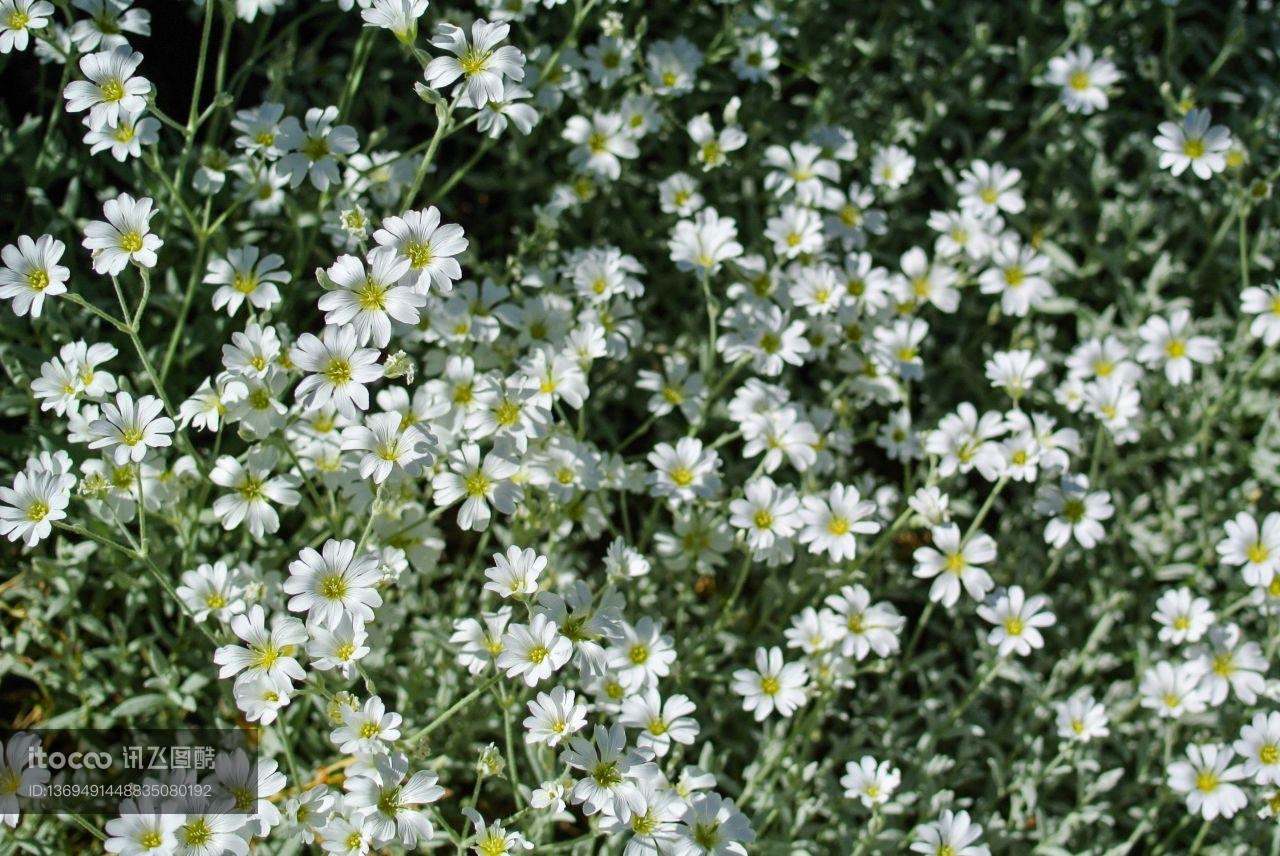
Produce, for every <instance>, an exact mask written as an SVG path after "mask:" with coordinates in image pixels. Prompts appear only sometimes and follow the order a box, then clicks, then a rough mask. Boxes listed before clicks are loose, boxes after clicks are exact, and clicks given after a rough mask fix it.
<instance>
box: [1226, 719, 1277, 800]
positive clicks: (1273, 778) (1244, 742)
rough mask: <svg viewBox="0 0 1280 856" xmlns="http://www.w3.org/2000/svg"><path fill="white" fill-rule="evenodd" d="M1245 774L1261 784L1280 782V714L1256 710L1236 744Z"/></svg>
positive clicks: (1242, 729)
mask: <svg viewBox="0 0 1280 856" xmlns="http://www.w3.org/2000/svg"><path fill="white" fill-rule="evenodd" d="M1234 747H1235V750H1236V753H1237V754H1238V755H1240V757H1241V758H1243V759H1244V774H1245V775H1246V776H1251V777H1253V780H1254V782H1255V783H1257V784H1259V785H1280V713H1277V712H1276V711H1271V712H1270V713H1255V714H1254V715H1253V721H1252V722H1249V723H1246V724H1245V725H1244V726H1243V727H1242V728H1241V729H1240V739H1239V740H1237V741H1236V742H1235V744H1234Z"/></svg>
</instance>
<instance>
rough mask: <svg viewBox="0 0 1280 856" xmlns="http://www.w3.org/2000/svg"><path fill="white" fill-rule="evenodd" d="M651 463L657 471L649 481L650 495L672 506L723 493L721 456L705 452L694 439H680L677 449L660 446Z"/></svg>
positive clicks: (655, 451)
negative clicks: (660, 498) (662, 498)
mask: <svg viewBox="0 0 1280 856" xmlns="http://www.w3.org/2000/svg"><path fill="white" fill-rule="evenodd" d="M648 460H649V464H650V465H651V466H652V467H653V468H654V472H652V473H650V474H649V476H648V478H647V482H648V484H649V485H650V486H651V487H650V490H651V492H652V493H653V495H654V496H663V497H668V498H669V499H670V501H671V503H672V504H676V505H678V504H681V503H686V502H693V501H694V500H695V499H698V498H699V497H702V498H706V497H710V496H714V495H715V494H716V492H718V491H719V490H720V476H719V475H718V474H717V470H718V468H719V466H720V456H719V455H718V454H716V453H715V452H714V451H712V450H711V449H703V447H702V441H701V440H698V439H697V438H695V437H681V438H680V439H679V440H677V441H676V444H675V446H672V445H671V444H670V443H659V444H658V445H657V446H655V447H654V449H653V451H652V452H650V453H649V455H648Z"/></svg>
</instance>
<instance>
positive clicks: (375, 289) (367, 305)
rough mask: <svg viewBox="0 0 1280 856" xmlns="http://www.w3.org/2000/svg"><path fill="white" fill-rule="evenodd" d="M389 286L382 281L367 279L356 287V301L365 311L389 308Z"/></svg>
mask: <svg viewBox="0 0 1280 856" xmlns="http://www.w3.org/2000/svg"><path fill="white" fill-rule="evenodd" d="M387 291H388V289H387V287H386V286H385V285H383V284H382V283H380V282H374V281H373V280H372V279H366V280H365V281H364V283H363V284H362V285H361V286H360V287H359V288H357V289H356V303H358V304H359V305H360V308H361V309H362V310H364V311H365V312H382V311H385V310H386V308H387Z"/></svg>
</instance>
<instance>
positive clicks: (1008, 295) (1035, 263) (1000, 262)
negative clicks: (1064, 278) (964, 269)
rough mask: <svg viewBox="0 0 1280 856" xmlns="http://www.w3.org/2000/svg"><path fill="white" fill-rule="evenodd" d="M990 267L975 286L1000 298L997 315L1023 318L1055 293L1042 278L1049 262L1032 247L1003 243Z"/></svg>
mask: <svg viewBox="0 0 1280 856" xmlns="http://www.w3.org/2000/svg"><path fill="white" fill-rule="evenodd" d="M991 265H992V266H991V267H990V268H988V269H987V270H985V271H983V272H982V275H981V276H980V277H978V283H979V286H980V289H981V291H982V293H983V294H998V295H1000V311H1001V312H1003V313H1004V314H1005V315H1012V316H1014V317H1022V316H1024V315H1026V314H1027V313H1028V312H1030V311H1031V310H1033V309H1037V310H1038V309H1040V308H1041V307H1043V306H1044V304H1045V302H1046V301H1047V300H1049V298H1051V297H1053V296H1054V294H1055V292H1054V289H1053V286H1052V285H1050V284H1049V280H1048V279H1047V278H1046V277H1045V274H1046V273H1048V271H1049V258H1048V256H1045V255H1042V254H1040V253H1038V252H1036V251H1035V249H1033V248H1032V247H1031V246H1029V245H1027V244H1023V243H1021V242H1019V241H1017V240H1010V239H1006V240H1004V241H1001V242H1000V243H999V244H997V245H996V248H995V251H994V252H992V254H991Z"/></svg>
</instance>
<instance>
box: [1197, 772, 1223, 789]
mask: <svg viewBox="0 0 1280 856" xmlns="http://www.w3.org/2000/svg"><path fill="white" fill-rule="evenodd" d="M1217 787H1218V777H1217V775H1216V774H1214V773H1213V772H1212V771H1210V770H1205V771H1204V772H1203V773H1200V774H1199V775H1198V776H1196V790H1198V791H1200V792H1201V793H1205V794H1210V793H1213V792H1214V790H1216V789H1217Z"/></svg>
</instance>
